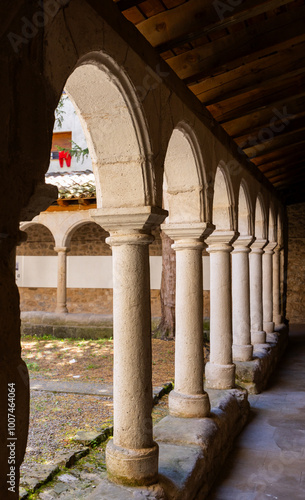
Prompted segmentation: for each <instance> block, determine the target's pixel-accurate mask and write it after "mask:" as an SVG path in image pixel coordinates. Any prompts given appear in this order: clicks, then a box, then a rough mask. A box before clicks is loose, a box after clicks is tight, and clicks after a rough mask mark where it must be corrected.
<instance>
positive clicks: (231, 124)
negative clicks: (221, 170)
mask: <svg viewBox="0 0 305 500" xmlns="http://www.w3.org/2000/svg"><path fill="white" fill-rule="evenodd" d="M114 1H115V2H116V4H117V6H118V8H119V9H120V11H121V12H122V13H123V15H124V16H125V17H126V18H127V19H128V20H129V21H131V22H132V23H134V24H135V25H136V27H137V28H138V30H139V31H140V32H141V33H142V34H143V35H144V36H145V37H146V38H147V40H148V41H149V42H150V43H151V45H152V46H153V47H154V48H155V50H156V51H157V52H158V53H159V54H160V55H161V56H162V57H163V58H164V59H165V60H166V61H167V63H168V64H169V65H170V66H171V68H172V69H173V70H174V71H175V72H176V73H177V75H178V76H179V77H180V78H181V79H182V80H183V81H184V82H185V84H186V85H187V86H188V87H189V88H190V90H191V91H192V92H193V93H194V94H195V95H196V96H197V97H198V99H199V100H200V101H201V102H202V103H203V104H204V105H205V106H206V107H207V108H208V109H209V111H210V112H211V114H212V115H213V117H214V118H215V119H216V120H217V121H218V122H219V123H220V124H221V125H222V127H223V128H224V129H225V130H226V132H227V133H228V134H229V135H230V136H231V137H232V138H233V139H234V140H235V142H236V143H237V144H238V145H239V147H241V148H242V149H243V150H244V152H245V153H246V154H247V155H248V157H249V158H250V159H251V160H252V162H253V163H254V164H255V165H256V166H257V168H259V169H260V170H261V171H262V172H263V173H264V174H265V176H266V177H267V178H268V179H269V181H270V182H271V183H272V184H273V185H274V187H275V188H276V189H277V190H278V191H279V192H280V194H281V195H282V197H283V200H284V201H285V202H286V203H287V204H291V203H297V202H300V201H305V158H304V147H305V0H222V1H218V0H145V1H142V0H114Z"/></svg>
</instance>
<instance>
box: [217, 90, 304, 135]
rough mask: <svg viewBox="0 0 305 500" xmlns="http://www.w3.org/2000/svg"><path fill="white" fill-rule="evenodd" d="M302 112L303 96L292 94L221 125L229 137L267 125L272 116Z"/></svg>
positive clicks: (247, 132)
mask: <svg viewBox="0 0 305 500" xmlns="http://www.w3.org/2000/svg"><path fill="white" fill-rule="evenodd" d="M303 112H305V96H304V95H302V96H297V97H295V95H294V94H292V95H291V96H290V97H289V98H287V99H283V100H280V101H276V102H273V103H272V105H271V106H268V105H266V106H264V107H263V108H261V109H260V110H253V111H252V112H250V113H248V114H245V115H244V116H242V117H240V118H236V119H234V120H231V121H229V122H226V123H223V125H222V127H223V128H224V130H225V131H226V132H227V133H228V134H229V135H230V136H231V137H239V136H241V135H246V134H249V135H251V134H252V130H253V129H260V128H265V127H266V126H267V127H268V126H269V125H270V122H271V120H273V119H274V118H275V119H276V118H279V116H281V115H284V114H286V115H289V116H293V117H297V116H299V115H300V114H301V113H303ZM276 113H277V114H278V115H279V116H277V115H276ZM279 119H280V118H279Z"/></svg>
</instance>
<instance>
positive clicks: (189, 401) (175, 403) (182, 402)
mask: <svg viewBox="0 0 305 500" xmlns="http://www.w3.org/2000/svg"><path fill="white" fill-rule="evenodd" d="M168 406H169V413H170V415H172V416H173V417H181V418H204V417H207V416H208V415H209V414H210V409H211V406H210V399H209V396H208V394H207V393H206V392H205V393H204V394H181V393H179V392H175V391H171V392H170V394H169V397H168Z"/></svg>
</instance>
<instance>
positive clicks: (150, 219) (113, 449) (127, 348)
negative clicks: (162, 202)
mask: <svg viewBox="0 0 305 500" xmlns="http://www.w3.org/2000/svg"><path fill="white" fill-rule="evenodd" d="M166 215H167V212H165V211H164V210H161V209H157V208H152V207H140V208H135V209H129V210H128V209H116V211H115V212H113V211H111V210H110V209H98V210H96V211H94V214H93V219H94V220H95V221H96V222H97V223H98V224H100V225H101V226H102V227H103V228H104V229H105V230H106V231H108V232H109V233H110V237H109V238H107V240H106V241H107V243H108V244H109V245H111V246H112V262H113V325H114V332H113V338H114V373H113V403H114V434H113V440H111V441H109V443H108V445H107V449H106V465H107V470H108V474H109V477H110V478H111V479H113V480H114V481H116V482H121V483H123V484H131V485H132V484H136V485H144V484H146V485H148V484H153V483H154V482H156V481H157V478H158V445H157V444H156V443H155V442H154V441H153V436H152V417H151V412H152V352H151V313H150V274H149V251H148V245H149V244H150V243H151V242H152V241H153V236H152V235H151V234H150V230H151V227H152V226H155V225H158V224H160V223H161V222H163V220H164V218H165V217H166Z"/></svg>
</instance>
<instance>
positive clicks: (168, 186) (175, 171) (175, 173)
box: [163, 122, 206, 222]
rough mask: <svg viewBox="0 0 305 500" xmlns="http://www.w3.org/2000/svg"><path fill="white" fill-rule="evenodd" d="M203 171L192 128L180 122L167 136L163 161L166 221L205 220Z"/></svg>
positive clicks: (198, 148)
mask: <svg viewBox="0 0 305 500" xmlns="http://www.w3.org/2000/svg"><path fill="white" fill-rule="evenodd" d="M204 186H205V171H204V168H203V161H202V157H201V152H200V147H199V144H198V142H197V138H196V136H195V134H194V132H193V130H192V128H191V127H190V126H189V125H188V124H186V123H184V122H180V123H179V124H178V125H177V126H176V127H175V128H174V130H173V132H172V135H171V137H170V140H169V143H168V148H167V152H166V156H165V161H164V181H163V198H164V208H165V209H166V210H168V212H169V217H168V219H169V222H203V221H205V215H206V213H205V207H206V200H205V188H204Z"/></svg>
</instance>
